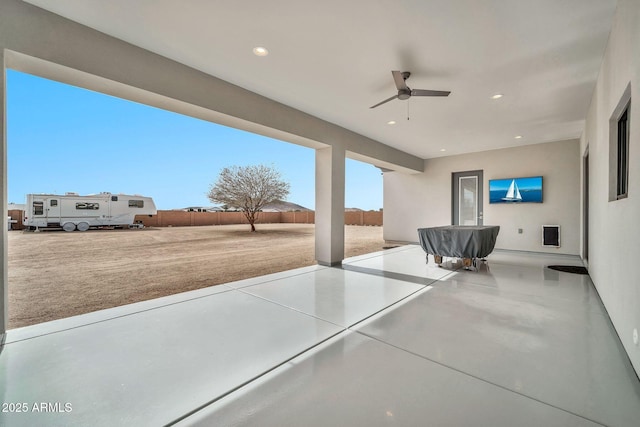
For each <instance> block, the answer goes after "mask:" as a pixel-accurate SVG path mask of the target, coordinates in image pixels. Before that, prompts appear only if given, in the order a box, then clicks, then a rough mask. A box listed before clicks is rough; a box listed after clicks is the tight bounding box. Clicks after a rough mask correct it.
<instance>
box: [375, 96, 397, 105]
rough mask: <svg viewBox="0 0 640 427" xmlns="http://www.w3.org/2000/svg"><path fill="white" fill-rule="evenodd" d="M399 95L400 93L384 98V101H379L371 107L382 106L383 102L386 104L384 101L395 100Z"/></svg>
mask: <svg viewBox="0 0 640 427" xmlns="http://www.w3.org/2000/svg"><path fill="white" fill-rule="evenodd" d="M397 97H398V95H393V96H392V97H391V98H389V99H385V100H384V101H382V102H378V103H377V104H376V105H374V106H372V107H369V108H376V107H378V106H380V105H382V104H384V103H386V102H389V101H393V100H394V99H396V98H397Z"/></svg>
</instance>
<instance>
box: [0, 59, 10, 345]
mask: <svg viewBox="0 0 640 427" xmlns="http://www.w3.org/2000/svg"><path fill="white" fill-rule="evenodd" d="M6 87H7V79H6V67H5V56H4V49H2V48H0V134H1V135H2V148H0V207H2V209H1V210H0V215H2V217H1V218H2V238H1V239H0V252H1V253H2V259H1V261H0V287H1V288H2V289H0V345H2V344H4V337H5V333H6V331H7V326H8V323H9V276H8V274H7V265H8V254H7V250H8V244H7V240H8V234H9V232H8V231H7V215H8V213H7V91H6Z"/></svg>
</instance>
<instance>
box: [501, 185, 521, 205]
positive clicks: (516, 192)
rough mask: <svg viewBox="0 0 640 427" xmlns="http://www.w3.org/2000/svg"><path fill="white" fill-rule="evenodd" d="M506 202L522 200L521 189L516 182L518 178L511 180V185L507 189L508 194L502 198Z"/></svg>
mask: <svg viewBox="0 0 640 427" xmlns="http://www.w3.org/2000/svg"><path fill="white" fill-rule="evenodd" d="M502 200H504V201H505V202H521V201H522V195H521V194H520V189H519V188H518V184H516V180H515V179H513V180H511V185H510V186H509V189H508V190H507V194H506V196H504V197H503V198H502Z"/></svg>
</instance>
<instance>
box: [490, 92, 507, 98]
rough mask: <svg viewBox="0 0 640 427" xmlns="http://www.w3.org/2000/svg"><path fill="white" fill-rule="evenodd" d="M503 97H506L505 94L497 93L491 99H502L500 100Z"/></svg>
mask: <svg viewBox="0 0 640 427" xmlns="http://www.w3.org/2000/svg"><path fill="white" fill-rule="evenodd" d="M503 96H504V95H503V94H501V93H496V94H495V95H493V96H492V97H491V99H500V98H502V97H503Z"/></svg>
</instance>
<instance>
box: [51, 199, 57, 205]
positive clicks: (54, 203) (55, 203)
mask: <svg viewBox="0 0 640 427" xmlns="http://www.w3.org/2000/svg"><path fill="white" fill-rule="evenodd" d="M49 205H50V206H58V201H57V200H51V201H50V203H49Z"/></svg>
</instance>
